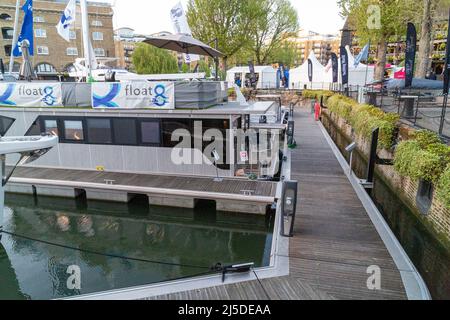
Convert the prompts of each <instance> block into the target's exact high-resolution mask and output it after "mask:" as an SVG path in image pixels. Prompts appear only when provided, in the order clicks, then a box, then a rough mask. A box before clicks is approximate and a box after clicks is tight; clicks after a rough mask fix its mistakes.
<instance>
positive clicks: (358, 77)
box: [289, 46, 375, 89]
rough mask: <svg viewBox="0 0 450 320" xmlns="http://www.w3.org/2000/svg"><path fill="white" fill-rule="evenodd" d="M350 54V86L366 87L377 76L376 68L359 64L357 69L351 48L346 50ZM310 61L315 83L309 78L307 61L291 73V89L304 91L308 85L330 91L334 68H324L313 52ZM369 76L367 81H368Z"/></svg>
mask: <svg viewBox="0 0 450 320" xmlns="http://www.w3.org/2000/svg"><path fill="white" fill-rule="evenodd" d="M345 49H346V50H347V53H348V62H349V68H348V74H349V78H348V81H349V85H351V86H364V85H365V84H366V83H371V82H372V81H373V79H374V75H375V67H373V66H367V65H365V64H363V63H359V65H358V66H357V67H355V57H354V56H353V55H352V53H351V52H350V47H349V46H346V48H345ZM308 59H310V60H311V61H312V63H313V81H312V83H311V82H310V81H309V78H308V61H305V63H304V64H303V65H301V66H300V67H298V68H295V69H292V70H291V71H290V76H289V77H290V79H289V82H290V83H289V88H290V89H303V88H304V86H305V85H306V86H307V88H308V89H311V88H312V89H329V87H330V84H331V83H332V82H333V70H332V68H327V67H324V66H323V65H322V64H321V63H320V62H319V61H318V60H317V58H316V56H315V54H314V52H313V51H311V52H310V54H309V57H308ZM338 65H339V73H338V74H339V83H341V82H342V78H341V60H340V58H339V62H338ZM366 74H367V80H366Z"/></svg>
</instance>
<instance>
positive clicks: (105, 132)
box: [87, 119, 112, 144]
mask: <svg viewBox="0 0 450 320" xmlns="http://www.w3.org/2000/svg"><path fill="white" fill-rule="evenodd" d="M87 132H88V139H89V143H93V144H111V143H112V134H111V121H110V120H109V119H87Z"/></svg>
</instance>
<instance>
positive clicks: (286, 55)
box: [269, 41, 300, 67]
mask: <svg viewBox="0 0 450 320" xmlns="http://www.w3.org/2000/svg"><path fill="white" fill-rule="evenodd" d="M299 58H300V55H299V53H298V51H297V49H296V45H295V43H292V42H289V41H284V42H282V43H280V45H278V46H277V47H276V48H275V49H274V50H273V51H272V53H271V54H270V58H269V62H272V63H281V64H283V65H285V66H287V67H293V66H294V65H297V64H299V62H300V61H299Z"/></svg>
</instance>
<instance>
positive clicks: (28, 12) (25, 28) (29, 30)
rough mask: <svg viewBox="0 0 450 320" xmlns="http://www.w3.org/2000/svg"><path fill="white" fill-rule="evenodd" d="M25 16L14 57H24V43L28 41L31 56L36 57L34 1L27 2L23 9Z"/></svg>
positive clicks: (28, 0)
mask: <svg viewBox="0 0 450 320" xmlns="http://www.w3.org/2000/svg"><path fill="white" fill-rule="evenodd" d="M22 10H23V12H25V16H24V18H23V23H22V30H21V31H20V34H19V37H18V38H17V43H16V45H15V47H14V50H13V56H14V57H20V56H22V49H21V46H22V42H23V41H28V44H29V46H28V51H29V53H30V56H33V55H34V34H33V33H34V31H33V0H27V1H26V2H25V4H24V5H23V7H22Z"/></svg>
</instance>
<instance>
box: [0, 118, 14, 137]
mask: <svg viewBox="0 0 450 320" xmlns="http://www.w3.org/2000/svg"><path fill="white" fill-rule="evenodd" d="M14 121H15V120H14V119H12V118H8V117H3V116H0V136H4V135H5V134H6V133H7V132H8V130H9V128H11V126H12V124H13V123H14Z"/></svg>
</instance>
